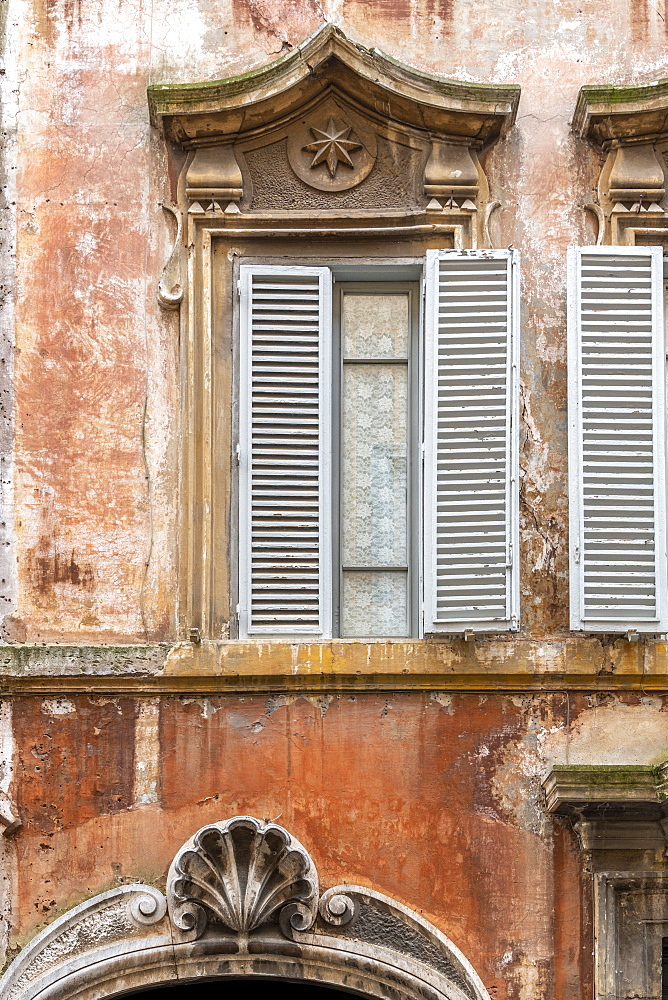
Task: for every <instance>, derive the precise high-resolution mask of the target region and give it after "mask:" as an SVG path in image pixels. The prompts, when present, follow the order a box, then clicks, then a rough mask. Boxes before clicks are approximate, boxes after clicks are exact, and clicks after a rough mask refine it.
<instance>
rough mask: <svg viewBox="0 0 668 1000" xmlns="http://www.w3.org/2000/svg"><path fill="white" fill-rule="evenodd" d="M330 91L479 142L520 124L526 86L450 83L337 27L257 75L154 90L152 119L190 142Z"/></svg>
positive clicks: (263, 125)
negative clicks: (518, 114)
mask: <svg viewBox="0 0 668 1000" xmlns="http://www.w3.org/2000/svg"><path fill="white" fill-rule="evenodd" d="M329 89H335V90H336V91H337V92H338V93H339V94H340V96H341V97H343V98H344V99H347V100H349V101H352V102H353V103H354V104H356V105H357V106H358V107H359V108H360V109H363V110H364V111H365V112H366V113H367V114H369V115H371V116H373V117H377V118H380V119H381V120H383V121H386V120H388V119H390V120H392V121H394V122H396V123H397V124H402V125H405V126H408V127H410V128H415V129H419V130H423V131H426V132H434V133H437V134H439V135H442V136H446V135H447V136H452V137H454V136H456V137H459V138H460V139H465V140H467V141H468V142H470V143H472V144H476V145H482V144H484V143H486V142H491V141H493V140H494V139H497V138H498V137H499V136H500V135H501V134H502V133H503V132H504V131H505V130H506V129H507V128H509V127H510V126H511V125H512V124H513V122H514V121H515V115H516V112H517V105H518V102H519V94H520V88H519V87H516V86H508V85H498V84H482V83H467V82H459V81H456V80H448V79H445V78H443V77H439V76H435V75H433V74H430V73H423V72H420V71H419V70H416V69H413V68H411V67H409V66H405V65H404V64H403V63H400V62H398V61H397V60H395V59H391V58H390V57H389V56H386V55H384V54H383V53H381V52H380V51H379V50H378V49H366V48H364V47H363V46H361V45H357V44H356V43H355V42H352V41H351V40H350V39H349V38H346V36H345V35H344V34H343V32H342V31H340V30H339V29H338V28H336V27H334V25H332V24H325V25H323V26H322V27H321V28H320V29H319V30H318V31H316V32H315V33H314V34H313V35H311V37H310V38H308V39H307V40H306V41H305V42H303V43H302V44H301V45H298V46H297V47H296V48H294V49H292V50H291V51H290V52H289V53H287V54H286V55H285V56H282V57H281V58H280V59H277V60H276V61H275V62H272V63H270V64H269V65H267V66H262V67H260V68H259V69H256V70H253V71H252V72H250V73H243V74H241V75H239V76H232V77H229V78H228V79H226V80H214V81H211V82H207V83H197V84H155V85H153V86H151V87H149V90H148V97H149V108H150V112H151V123H152V124H153V125H155V126H156V127H158V128H161V129H162V130H163V132H164V135H165V137H166V138H168V139H170V140H172V141H174V142H177V143H180V144H182V145H187V144H189V143H192V144H195V145H196V144H199V143H202V142H210V141H211V140H212V139H214V138H217V139H224V138H230V137H232V136H234V137H240V136H242V135H243V136H246V137H247V136H250V135H251V134H252V133H253V132H255V131H257V130H260V131H262V130H265V129H267V128H268V127H270V126H276V125H279V124H285V123H286V122H288V121H290V119H291V118H292V117H294V116H296V115H299V114H300V113H302V112H303V111H304V109H306V108H307V107H308V106H309V105H311V104H313V103H314V102H317V101H318V99H319V98H321V97H322V96H323V94H325V93H326V92H327V90H329Z"/></svg>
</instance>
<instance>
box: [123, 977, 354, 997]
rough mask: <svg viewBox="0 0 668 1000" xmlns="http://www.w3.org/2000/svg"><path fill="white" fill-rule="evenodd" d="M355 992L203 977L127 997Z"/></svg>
mask: <svg viewBox="0 0 668 1000" xmlns="http://www.w3.org/2000/svg"><path fill="white" fill-rule="evenodd" d="M359 995H360V994H357V993H356V994H351V993H349V992H347V991H344V990H338V989H335V988H334V987H332V986H319V985H316V984H313V983H297V982H292V981H290V980H286V979H260V978H258V977H250V978H247V979H224V980H223V979H216V980H211V979H203V980H201V981H194V982H193V981H191V982H189V983H182V984H181V985H179V986H159V987H157V988H156V989H152V990H141V992H139V993H132V994H131V1000H351V997H352V996H359ZM128 1000H130V997H129V998H128Z"/></svg>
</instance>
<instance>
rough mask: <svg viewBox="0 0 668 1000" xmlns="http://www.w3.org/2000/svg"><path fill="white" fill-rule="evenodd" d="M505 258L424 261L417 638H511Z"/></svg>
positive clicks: (508, 282) (510, 390) (512, 432)
mask: <svg viewBox="0 0 668 1000" xmlns="http://www.w3.org/2000/svg"><path fill="white" fill-rule="evenodd" d="M515 275H516V257H515V254H514V252H513V251H479V252H473V251H465V252H462V253H455V252H448V251H429V252H428V254H427V306H426V386H425V390H426V392H425V427H426V428H427V433H426V435H425V562H424V565H425V632H427V633H430V632H439V631H440V632H461V631H463V630H465V629H473V630H474V631H504V630H506V629H512V628H516V627H517V604H518V599H517V598H518V590H517V585H516V584H517V581H516V574H515V573H514V570H513V562H515V563H516V561H517V560H516V558H514V557H516V551H517V471H516V469H517V448H516V443H515V437H516V424H515V420H516V415H515V410H516V395H515V393H516V384H515V383H516V377H515V375H516V370H515V366H516V357H515V350H516V341H515V336H514V308H515V303H514V301H513V299H514V295H515V293H516V277H515Z"/></svg>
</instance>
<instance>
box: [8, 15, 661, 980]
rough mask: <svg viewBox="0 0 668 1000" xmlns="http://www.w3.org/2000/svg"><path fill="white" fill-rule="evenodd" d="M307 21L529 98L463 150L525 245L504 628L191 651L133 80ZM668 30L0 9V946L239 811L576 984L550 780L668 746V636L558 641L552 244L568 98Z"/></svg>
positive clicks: (494, 956) (564, 597) (302, 28)
mask: <svg viewBox="0 0 668 1000" xmlns="http://www.w3.org/2000/svg"><path fill="white" fill-rule="evenodd" d="M325 20H326V21H330V22H332V23H334V24H336V25H338V26H339V27H341V28H342V29H343V31H344V32H345V33H346V34H347V35H348V36H349V37H350V38H352V39H353V40H354V41H356V42H359V43H361V44H362V45H364V46H368V47H378V48H380V49H381V50H383V51H384V52H386V53H387V54H389V55H390V56H392V57H394V58H396V59H399V60H401V61H402V62H405V63H407V64H409V65H412V66H415V67H418V68H420V69H422V70H425V71H428V72H433V73H436V74H439V75H440V76H445V77H450V78H454V79H457V80H471V81H478V82H482V83H489V82H493V83H514V84H519V85H520V86H521V88H522V96H521V102H520V107H519V113H518V118H517V122H516V125H515V126H514V128H513V129H511V130H510V132H509V133H508V135H507V136H506V137H505V138H504V139H503V140H502V141H500V142H499V143H498V144H497V145H496V146H495V147H494V148H493V149H492V150H490V151H488V152H485V153H483V155H482V160H483V165H484V169H485V172H486V175H487V177H488V178H489V181H490V186H491V197H492V198H493V199H498V200H499V201H500V202H501V207H500V208H499V209H498V210H497V211H496V212H495V213H494V215H493V216H492V219H491V230H492V237H493V240H494V243H495V245H496V246H499V247H507V246H513V247H516V248H518V249H519V251H520V253H521V255H522V287H521V302H522V322H521V329H522V361H521V365H522V371H521V380H522V392H521V476H522V480H521V517H522V523H521V559H522V564H521V587H522V615H521V631H520V634H519V635H517V636H512V637H508V636H500V637H492V638H489V639H481V640H479V641H478V642H477V643H475V644H470V643H463V642H459V641H454V640H453V641H452V642H451V641H449V640H444V641H443V642H441V643H438V644H436V643H428V642H418V641H414V642H405V643H396V644H382V643H377V644H366V643H346V642H333V643H328V644H322V645H321V646H316V645H313V646H309V645H307V644H303V645H299V644H281V643H276V644H271V643H262V644H253V643H234V642H232V643H219V644H215V643H207V642H206V641H205V642H204V643H202V644H201V645H200V646H195V645H193V644H190V643H186V642H183V641H179V640H183V639H184V638H185V636H184V635H183V634H180V633H179V630H178V628H177V622H178V621H179V613H180V609H179V606H178V600H179V593H180V591H181V588H180V582H181V581H180V573H181V569H180V564H179V559H178V550H179V530H178V523H179V510H178V496H179V461H180V455H181V451H182V441H181V427H180V417H179V407H180V399H181V388H182V387H181V382H180V379H181V375H180V371H179V356H180V355H179V352H180V343H179V320H178V316H177V314H176V313H167V312H162V311H161V310H160V309H159V307H158V305H157V302H156V297H155V293H156V286H157V282H158V279H159V275H160V271H161V268H162V266H163V264H164V262H165V260H166V259H167V258H168V256H169V253H170V250H171V242H172V240H173V235H174V234H173V220H171V219H170V218H168V217H166V215H165V213H164V211H163V209H162V207H161V204H162V202H163V201H164V200H170V199H173V197H174V185H175V178H174V176H173V175H172V174H171V173H170V171H173V164H171V163H170V162H168V158H167V156H166V151H165V145H164V142H163V140H162V139H161V137H160V136H158V135H157V133H155V132H154V131H152V130H151V128H150V126H149V122H148V109H147V102H146V88H147V86H148V85H149V84H155V83H176V82H193V81H198V80H207V79H218V78H223V77H226V76H229V75H232V74H236V73H241V72H244V71H246V70H250V69H253V68H257V67H259V66H261V65H263V64H265V63H266V62H268V61H269V60H271V59H273V58H275V57H276V56H277V55H279V54H281V53H283V52H287V51H289V50H290V48H291V47H293V46H295V45H296V44H298V43H299V42H301V41H302V40H303V39H304V38H306V37H307V36H308V35H309V34H311V33H312V32H313V31H314V30H315V29H316V28H318V26H319V25H320V24H322V23H323V21H325ZM667 22H668V3H664V0H652V2H651V3H650V2H645V0H582V2H579V3H577V2H575V0H553V2H551V3H550V4H545V3H538V2H537V0H504V2H503V3H501V2H499V0H481V2H477V3H471V2H470V0H169V2H168V0H5V2H4V3H0V27H1V28H2V29H3V38H4V42H3V44H4V50H3V53H4V54H3V66H2V67H1V69H2V72H1V73H0V93H1V94H2V140H3V141H2V149H1V158H0V196H1V198H2V200H1V201H0V317H1V320H0V321H1V323H2V326H1V328H0V444H1V446H2V447H1V451H2V459H3V461H2V463H1V467H0V487H1V491H0V511H1V517H0V580H1V581H2V585H1V587H0V618H2V627H1V633H0V638H1V639H2V641H3V643H4V645H3V646H2V647H0V694H1V695H2V701H1V703H0V793H1V794H2V795H6V796H7V797H8V799H9V800H11V802H12V804H13V805H14V806H15V807H16V810H17V811H18V814H19V816H20V818H21V820H22V822H23V827H22V829H21V830H20V831H19V832H18V833H17V834H16V835H15V836H14V837H13V838H11V839H9V838H3V837H0V952H1V953H2V954H5V955H6V958H7V959H9V958H11V957H12V956H13V955H14V954H16V953H17V951H18V950H19V949H20V947H22V945H24V944H25V943H26V942H27V941H28V940H29V939H30V938H31V937H32V936H33V935H34V934H35V933H36V932H37V930H38V929H39V928H41V927H42V926H44V925H45V924H46V923H47V922H48V921H50V920H51V919H53V918H54V917H55V916H56V915H58V914H60V913H62V912H64V911H65V910H67V909H68V908H69V907H71V906H73V905H75V904H77V903H79V902H81V901H82V900H83V899H85V898H88V897H89V896H90V895H92V894H95V893H97V892H100V891H103V890H104V889H107V888H109V887H112V886H114V885H117V884H123V883H126V882H129V881H133V880H135V879H137V880H143V881H147V882H149V883H151V884H155V885H158V886H163V885H164V879H165V874H166V867H167V865H168V864H169V861H170V860H171V858H172V856H173V854H174V852H175V850H176V849H177V848H178V847H179V846H180V845H181V844H182V843H183V842H184V841H185V840H186V839H187V838H188V837H190V836H191V835H192V834H193V832H194V831H195V830H196V829H197V828H198V827H199V826H201V825H203V824H204V823H206V822H208V821H210V820H216V819H224V818H226V817H228V816H231V815H233V814H234V813H241V812H250V813H252V814H254V815H257V816H258V817H260V818H266V819H272V820H277V821H278V822H280V823H281V824H283V825H285V826H286V827H287V828H288V829H289V830H290V831H291V832H292V833H294V835H295V836H296V837H298V838H299V839H300V840H301V841H302V842H303V843H304V844H307V845H308V847H309V850H311V851H312V853H313V856H314V858H315V860H316V862H317V865H318V869H319V871H320V873H321V876H322V879H323V883H324V884H325V885H331V884H334V883H335V882H342V881H345V880H348V881H353V882H357V883H360V884H362V885H369V886H372V887H373V888H375V889H377V890H379V891H381V892H384V893H388V894H390V895H392V896H395V897H396V898H397V899H398V900H400V901H402V902H404V903H406V904H407V905H408V906H411V907H413V908H415V909H417V910H419V911H420V912H423V913H424V914H425V916H427V917H428V918H429V919H431V920H432V921H433V922H434V923H435V924H436V925H437V926H438V927H439V928H440V929H441V930H443V931H444V933H446V934H447V935H448V936H449V937H450V938H451V939H452V940H453V941H454V942H455V943H456V944H457V945H458V947H460V948H461V949H462V950H463V951H464V953H465V954H466V955H467V956H468V957H469V958H470V959H471V961H472V962H473V964H474V965H475V967H476V969H477V971H478V972H479V974H480V975H481V977H482V979H483V981H484V983H485V985H486V987H487V989H488V990H489V992H490V995H491V997H492V998H493V1000H506V998H507V1000H543V998H544V1000H548V998H552V997H558V998H559V1000H585V998H586V997H589V996H590V993H591V974H592V970H591V950H592V948H591V926H590V915H589V909H588V903H587V899H588V896H587V892H588V882H587V873H586V871H585V870H584V866H583V862H582V859H581V855H580V853H579V851H578V846H577V843H576V841H575V838H574V834H573V832H572V830H571V828H570V826H569V825H568V824H567V823H566V821H565V820H562V819H559V818H557V819H555V818H553V817H549V816H548V815H547V814H546V812H545V810H544V807H543V802H542V798H541V779H542V777H543V775H544V773H545V771H546V770H547V768H549V766H550V765H551V764H552V763H601V764H611V763H612V764H614V763H620V764H629V763H651V764H653V763H658V762H660V761H661V760H663V759H665V757H666V755H667V753H668V713H667V712H666V704H667V703H666V695H665V676H666V675H667V674H668V670H667V666H668V647H667V646H666V644H665V643H662V642H653V641H649V640H648V641H642V640H641V641H640V642H638V643H633V644H631V643H626V642H624V641H623V640H619V639H614V640H613V639H610V638H609V637H607V638H606V637H603V638H600V637H596V636H592V637H575V636H573V635H572V634H570V633H569V632H568V577H567V564H568V556H567V542H568V537H567V524H568V522H567V484H568V479H567V472H568V470H567V464H566V382H565V374H566V336H565V252H566V247H567V246H568V245H569V244H577V243H588V242H591V241H592V240H593V239H594V238H595V233H594V231H593V219H592V217H591V214H590V213H587V212H586V211H585V210H584V207H583V206H584V204H585V203H587V202H588V201H589V200H590V199H591V195H592V192H593V190H594V188H595V184H596V179H597V176H598V170H599V167H600V162H599V159H598V154H597V153H596V152H595V151H594V150H593V149H592V148H591V147H589V146H588V145H586V144H585V143H583V142H582V141H580V140H578V139H577V138H575V137H574V136H573V134H572V133H571V131H570V126H569V123H570V119H571V115H572V113H573V109H574V106H575V101H576V97H577V93H578V91H579V88H580V87H581V86H582V85H583V84H585V83H627V84H628V83H634V82H637V83H646V82H651V81H653V80H656V79H658V78H659V77H662V76H666V75H668V48H667V44H668V23H667ZM574 674H577V676H578V677H579V678H585V679H586V684H585V681H584V680H581V682H580V686H579V687H577V688H572V687H569V680H568V678H569V676H572V675H574ZM410 675H414V676H416V677H417V678H418V681H417V682H416V685H415V686H414V688H413V689H410V684H409V681H407V680H406V681H404V684H405V689H402V690H395V689H393V684H394V685H395V686H396V687H401V681H402V678H405V677H407V676H408V677H410ZM451 676H452V677H455V678H456V680H455V681H453V682H452V683H450V684H449V683H448V677H451ZM509 678H510V679H509ZM65 682H67V683H65ZM300 682H303V686H304V687H307V686H308V685H309V684H310V687H308V690H300V686H299V685H300ZM307 682H308V684H307ZM511 682H512V684H511ZM502 684H506V685H507V686H512V690H509V691H508V690H507V691H501V690H495V686H498V687H499V688H500V687H501V685H502ZM87 685H88V686H87ZM586 685H589V688H587V689H586V690H585V687H586ZM365 686H366V690H365ZM624 686H626V687H627V688H628V690H617V688H618V687H619V688H623V687H624ZM259 687H261V688H262V690H257V688H259ZM380 687H382V688H383V689H382V690H378V689H376V688H380ZM483 687H484V688H485V690H482V688H483ZM473 688H475V690H473ZM0 964H1V960H0Z"/></svg>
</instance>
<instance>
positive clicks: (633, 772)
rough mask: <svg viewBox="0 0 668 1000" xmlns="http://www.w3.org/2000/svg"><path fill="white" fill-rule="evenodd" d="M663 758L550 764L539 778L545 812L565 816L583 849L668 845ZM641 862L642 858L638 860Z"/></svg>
mask: <svg viewBox="0 0 668 1000" xmlns="http://www.w3.org/2000/svg"><path fill="white" fill-rule="evenodd" d="M667 778H668V762H664V763H662V764H659V765H656V766H652V765H644V764H625V765H586V764H561V765H554V766H553V767H552V769H551V771H550V773H549V774H548V775H547V776H546V778H545V779H544V781H543V790H544V792H545V801H546V805H547V808H548V810H549V811H550V812H553V813H559V814H561V815H564V816H570V817H571V819H572V820H573V826H574V829H575V831H576V833H577V834H578V837H579V838H580V844H581V847H582V849H583V850H585V851H590V852H593V853H594V854H595V855H596V857H597V858H598V859H601V860H600V862H599V866H600V864H604V863H605V862H604V861H603V860H602V856H601V855H600V853H599V852H608V851H625V852H627V851H633V852H638V851H640V852H650V853H651V854H653V855H655V856H658V857H659V858H660V859H662V858H663V854H664V852H665V850H666V846H667V844H668V840H667V837H668V788H667V785H666V780H667ZM640 863H641V864H644V863H643V862H640Z"/></svg>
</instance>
